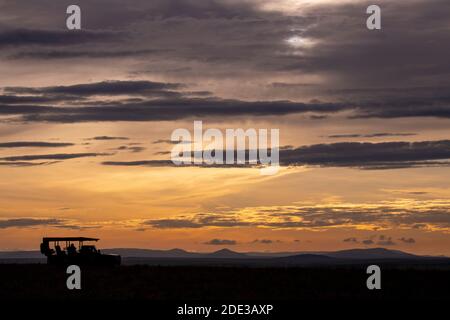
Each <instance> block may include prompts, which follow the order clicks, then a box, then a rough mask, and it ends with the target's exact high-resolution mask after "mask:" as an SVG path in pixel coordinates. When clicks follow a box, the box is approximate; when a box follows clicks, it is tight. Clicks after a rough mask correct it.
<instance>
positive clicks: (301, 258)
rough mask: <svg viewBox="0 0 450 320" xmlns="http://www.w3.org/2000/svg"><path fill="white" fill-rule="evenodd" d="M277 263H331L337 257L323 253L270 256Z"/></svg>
mask: <svg viewBox="0 0 450 320" xmlns="http://www.w3.org/2000/svg"><path fill="white" fill-rule="evenodd" d="M271 260H272V261H274V262H277V263H283V264H295V265H304V264H331V263H334V262H337V261H336V260H337V258H332V257H329V256H325V255H319V254H298V255H295V256H288V257H281V258H272V259H271Z"/></svg>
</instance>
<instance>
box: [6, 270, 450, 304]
mask: <svg viewBox="0 0 450 320" xmlns="http://www.w3.org/2000/svg"><path fill="white" fill-rule="evenodd" d="M366 267H367V266H366V265H362V264H361V265H353V266H328V267H301V268H299V267H290V268H280V267H273V268H266V267H264V268H261V267H255V268H250V267H217V266H216V267H211V266H160V267H158V266H146V265H141V266H120V267H114V268H102V267H84V268H82V289H81V290H79V291H77V290H73V291H69V290H68V289H67V288H66V279H67V277H68V275H67V274H66V273H65V271H66V270H65V268H62V267H55V266H48V265H43V264H35V265H29V264H3V265H2V264H0V284H1V285H0V299H1V300H2V301H5V300H75V301H102V300H103V301H104V300H117V301H119V300H120V301H131V300H160V301H218V300H221V301H222V300H226V301H231V300H254V301H257V300H265V301H291V300H305V301H306V300H315V301H317V300H367V299H370V300H373V299H376V300H386V301H392V300H404V299H414V300H415V299H420V300H422V299H426V300H450V290H449V288H450V267H449V266H448V265H445V266H440V267H431V266H426V265H425V266H422V267H421V266H410V267H408V266H400V267H399V266H389V265H386V266H384V265H381V267H382V290H378V291H369V290H368V289H367V287H366V279H367V277H368V275H367V274H366Z"/></svg>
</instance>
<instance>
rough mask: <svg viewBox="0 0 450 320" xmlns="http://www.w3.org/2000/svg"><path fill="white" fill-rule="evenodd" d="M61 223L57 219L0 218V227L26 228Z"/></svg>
mask: <svg viewBox="0 0 450 320" xmlns="http://www.w3.org/2000/svg"><path fill="white" fill-rule="evenodd" d="M62 223H63V221H62V220H59V219H32V218H21V219H8V220H0V229H6V228H26V227H35V226H58V225H61V224H62Z"/></svg>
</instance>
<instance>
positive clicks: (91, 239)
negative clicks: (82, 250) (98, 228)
mask: <svg viewBox="0 0 450 320" xmlns="http://www.w3.org/2000/svg"><path fill="white" fill-rule="evenodd" d="M98 240H99V239H96V238H85V237H53V238H42V242H53V241H80V242H82V241H98Z"/></svg>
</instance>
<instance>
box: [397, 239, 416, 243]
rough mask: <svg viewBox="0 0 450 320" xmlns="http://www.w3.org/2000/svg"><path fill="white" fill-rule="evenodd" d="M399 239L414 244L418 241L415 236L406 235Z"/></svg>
mask: <svg viewBox="0 0 450 320" xmlns="http://www.w3.org/2000/svg"><path fill="white" fill-rule="evenodd" d="M398 240H399V241H401V242H403V243H407V244H414V243H416V240H414V238H405V237H401V238H400V239H398Z"/></svg>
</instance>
